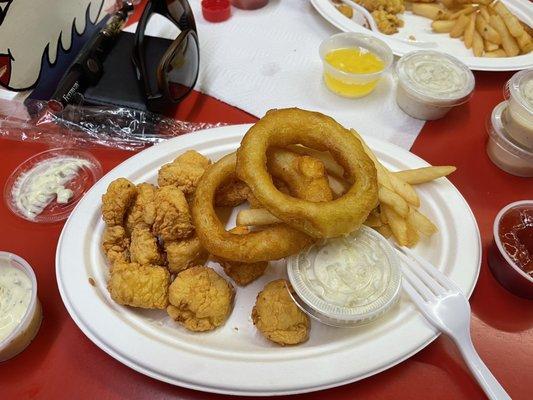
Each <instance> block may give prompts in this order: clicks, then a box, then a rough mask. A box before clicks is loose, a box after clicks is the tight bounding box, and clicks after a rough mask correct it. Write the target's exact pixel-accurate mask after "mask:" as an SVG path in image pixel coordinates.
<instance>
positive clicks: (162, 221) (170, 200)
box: [152, 186, 194, 242]
mask: <svg viewBox="0 0 533 400" xmlns="http://www.w3.org/2000/svg"><path fill="white" fill-rule="evenodd" d="M154 204H155V209H156V212H155V218H154V224H153V226H152V232H153V233H154V235H156V236H160V237H161V239H162V240H163V241H164V242H172V241H176V240H179V239H183V238H186V237H189V236H190V235H191V234H192V232H193V231H194V226H193V225H192V222H191V214H190V212H189V205H188V204H187V200H186V199H185V195H184V194H183V192H182V191H181V190H180V189H178V188H177V187H175V186H164V187H160V188H159V189H157V191H156V193H155V196H154Z"/></svg>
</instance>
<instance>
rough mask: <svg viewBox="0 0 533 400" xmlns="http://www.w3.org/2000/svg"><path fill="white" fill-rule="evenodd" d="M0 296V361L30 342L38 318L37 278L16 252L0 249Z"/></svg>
mask: <svg viewBox="0 0 533 400" xmlns="http://www.w3.org/2000/svg"><path fill="white" fill-rule="evenodd" d="M25 292H27V293H25ZM0 295H1V297H2V301H1V302H0V362H2V361H6V360H9V359H10V358H13V357H15V356H16V355H17V354H19V353H20V352H21V351H23V350H24V349H25V348H26V347H27V346H28V345H29V344H30V343H31V341H32V340H33V339H34V338H35V335H37V332H38V331H39V327H40V326H41V321H42V309H41V303H40V302H39V299H38V298H37V279H36V278H35V274H34V272H33V270H32V268H31V266H30V265H29V264H28V263H27V262H26V260H24V259H23V258H21V257H19V256H17V255H16V254H12V253H8V252H4V251H0ZM14 300H16V301H14Z"/></svg>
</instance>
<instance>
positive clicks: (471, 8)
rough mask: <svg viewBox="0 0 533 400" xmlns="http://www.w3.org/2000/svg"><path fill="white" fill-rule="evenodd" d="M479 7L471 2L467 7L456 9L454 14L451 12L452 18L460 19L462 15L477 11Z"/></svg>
mask: <svg viewBox="0 0 533 400" xmlns="http://www.w3.org/2000/svg"><path fill="white" fill-rule="evenodd" d="M477 9H478V6H477V5H474V4H469V5H467V6H466V7H464V8H462V9H461V10H459V11H456V12H454V13H453V14H451V15H450V19H458V18H459V17H461V15H465V16H466V15H470V14H471V13H473V12H474V11H476V10H477Z"/></svg>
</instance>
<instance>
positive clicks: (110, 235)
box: [102, 225, 130, 265]
mask: <svg viewBox="0 0 533 400" xmlns="http://www.w3.org/2000/svg"><path fill="white" fill-rule="evenodd" d="M129 247H130V239H129V238H128V235H127V233H126V230H125V229H124V228H123V227H122V226H120V225H115V226H106V227H105V229H104V234H103V236H102V250H103V251H104V253H105V255H106V257H107V260H108V261H109V263H110V264H111V265H113V264H114V263H115V262H117V261H122V262H129V261H130V254H129Z"/></svg>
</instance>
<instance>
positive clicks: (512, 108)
mask: <svg viewBox="0 0 533 400" xmlns="http://www.w3.org/2000/svg"><path fill="white" fill-rule="evenodd" d="M505 98H506V99H507V109H506V110H505V111H504V115H503V119H504V124H505V128H506V129H507V132H508V133H509V136H510V137H511V138H512V139H513V140H514V141H516V142H517V143H518V144H519V145H521V146H523V147H524V148H526V149H528V150H530V151H533V68H531V69H526V70H524V71H520V72H518V73H516V74H514V75H513V76H512V78H511V79H509V81H508V82H507V84H506V85H505Z"/></svg>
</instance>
